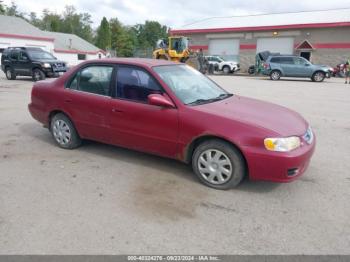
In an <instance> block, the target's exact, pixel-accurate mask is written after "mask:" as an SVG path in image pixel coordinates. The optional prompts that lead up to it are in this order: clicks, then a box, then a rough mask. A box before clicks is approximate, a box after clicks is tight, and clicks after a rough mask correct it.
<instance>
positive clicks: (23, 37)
mask: <svg viewBox="0 0 350 262" xmlns="http://www.w3.org/2000/svg"><path fill="white" fill-rule="evenodd" d="M0 37H5V38H17V39H30V40H37V41H49V42H53V41H54V40H55V39H54V38H50V37H39V36H29V35H14V34H0Z"/></svg>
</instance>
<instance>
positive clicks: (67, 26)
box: [60, 5, 93, 42]
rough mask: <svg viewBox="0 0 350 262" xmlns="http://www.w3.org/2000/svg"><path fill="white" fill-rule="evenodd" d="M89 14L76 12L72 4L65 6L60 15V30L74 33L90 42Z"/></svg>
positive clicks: (90, 22) (91, 37)
mask: <svg viewBox="0 0 350 262" xmlns="http://www.w3.org/2000/svg"><path fill="white" fill-rule="evenodd" d="M91 24H92V21H91V15H90V14H88V13H77V12H76V9H75V7H74V6H72V5H69V6H66V7H65V11H64V12H63V16H62V23H61V28H60V31H61V32H63V33H70V34H76V35H77V36H80V37H81V38H83V39H85V40H86V41H89V42H92V39H93V36H92V28H91Z"/></svg>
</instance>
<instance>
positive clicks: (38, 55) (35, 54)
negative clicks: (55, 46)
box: [28, 51, 56, 59]
mask: <svg viewBox="0 0 350 262" xmlns="http://www.w3.org/2000/svg"><path fill="white" fill-rule="evenodd" d="M28 54H29V56H30V58H31V59H56V58H55V57H54V56H53V55H51V54H50V53H48V52H44V51H29V52H28Z"/></svg>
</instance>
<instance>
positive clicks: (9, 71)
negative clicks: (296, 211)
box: [5, 67, 16, 80]
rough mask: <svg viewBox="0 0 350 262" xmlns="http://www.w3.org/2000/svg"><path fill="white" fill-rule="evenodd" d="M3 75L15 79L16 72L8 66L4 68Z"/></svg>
mask: <svg viewBox="0 0 350 262" xmlns="http://www.w3.org/2000/svg"><path fill="white" fill-rule="evenodd" d="M5 75H6V78H7V79H8V80H16V74H15V72H14V71H13V70H12V69H11V68H10V67H7V68H6V69H5Z"/></svg>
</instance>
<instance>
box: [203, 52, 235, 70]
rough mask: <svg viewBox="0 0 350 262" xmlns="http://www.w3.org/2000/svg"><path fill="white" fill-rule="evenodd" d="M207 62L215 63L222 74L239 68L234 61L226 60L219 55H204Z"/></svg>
mask: <svg viewBox="0 0 350 262" xmlns="http://www.w3.org/2000/svg"><path fill="white" fill-rule="evenodd" d="M205 58H206V59H207V60H208V62H209V64H213V65H217V70H218V71H223V72H224V74H228V73H234V72H236V71H239V70H240V65H239V64H238V63H237V62H235V61H226V60H225V59H223V58H222V57H220V56H206V57H205Z"/></svg>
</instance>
